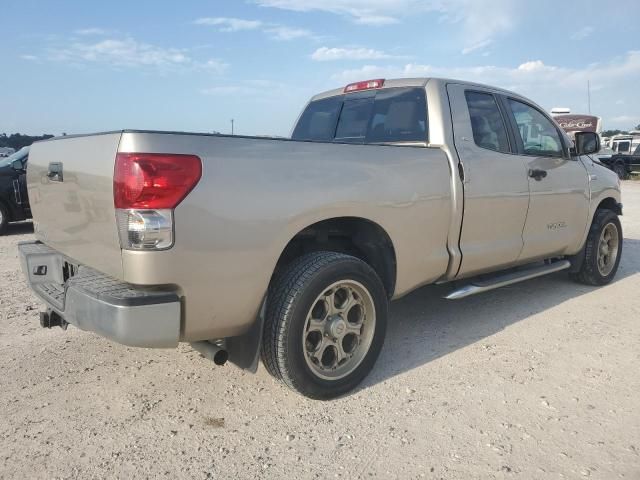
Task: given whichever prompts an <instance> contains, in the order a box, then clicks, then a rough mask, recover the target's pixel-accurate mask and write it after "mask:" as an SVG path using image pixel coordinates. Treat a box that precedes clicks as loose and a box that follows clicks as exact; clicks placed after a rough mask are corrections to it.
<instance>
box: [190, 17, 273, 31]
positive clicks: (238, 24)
mask: <svg viewBox="0 0 640 480" xmlns="http://www.w3.org/2000/svg"><path fill="white" fill-rule="evenodd" d="M193 23H195V24H196V25H209V26H214V27H219V28H218V30H220V31H221V32H239V31H242V30H256V29H258V28H260V27H262V22H261V21H260V20H245V19H242V18H231V17H203V18H198V19H197V20H195V21H194V22H193Z"/></svg>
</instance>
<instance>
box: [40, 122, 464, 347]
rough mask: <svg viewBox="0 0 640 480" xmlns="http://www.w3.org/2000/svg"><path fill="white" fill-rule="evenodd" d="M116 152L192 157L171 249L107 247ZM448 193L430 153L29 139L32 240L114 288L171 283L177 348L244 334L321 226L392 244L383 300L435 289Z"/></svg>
mask: <svg viewBox="0 0 640 480" xmlns="http://www.w3.org/2000/svg"><path fill="white" fill-rule="evenodd" d="M119 152H127V153H179V154H191V155H197V156H198V157H199V158H200V159H201V161H202V178H201V180H200V181H199V183H198V184H197V186H196V187H195V188H194V189H193V191H191V193H190V194H189V195H188V196H187V197H186V198H185V199H184V201H182V203H180V204H179V205H178V207H177V208H176V209H175V212H174V218H175V245H174V246H173V248H171V249H170V250H167V251H161V252H144V251H131V250H122V249H121V248H120V244H119V238H118V232H117V226H116V221H115V208H114V203H113V169H114V162H115V157H116V154H117V153H119ZM52 162H53V163H62V164H63V179H62V180H63V181H62V182H59V181H55V179H51V178H49V177H48V172H49V170H50V164H51V163H52ZM451 182H452V180H451V169H450V166H449V161H448V159H447V156H446V155H445V153H444V152H443V151H442V150H440V149H439V148H425V147H412V146H391V145H355V144H336V143H318V142H303V141H292V140H287V139H274V138H262V137H238V136H233V137H232V136H223V135H210V134H192V133H180V132H151V131H138V130H123V131H119V132H107V133H103V134H96V135H83V136H73V137H62V138H58V139H53V140H49V141H44V142H38V143H36V144H34V146H33V149H32V152H31V158H30V168H29V172H28V187H29V192H30V195H31V199H32V211H33V215H34V218H35V222H36V237H37V238H38V239H39V240H40V241H42V242H44V243H46V244H47V245H48V246H50V247H52V248H54V249H56V250H58V251H59V252H61V253H62V254H64V255H67V256H69V257H71V258H72V259H73V260H74V261H75V262H76V263H77V264H80V265H87V266H90V267H91V268H94V269H96V270H98V271H100V272H103V273H105V274H107V275H110V276H111V277H113V278H115V279H117V280H120V281H124V282H128V283H131V284H134V285H147V286H153V285H172V286H174V288H175V289H176V290H177V291H178V292H179V293H180V295H181V296H183V297H184V298H185V299H186V300H187V305H188V308H187V309H186V311H185V313H184V315H185V318H183V322H182V324H183V331H182V332H181V338H182V339H187V340H200V339H207V338H212V335H211V334H212V332H211V329H212V325H213V326H215V332H216V336H219V337H222V336H233V335H236V334H239V333H242V332H243V330H246V328H248V325H249V323H250V322H251V321H252V320H253V319H254V318H255V315H256V313H257V311H258V309H259V304H260V299H261V298H263V296H264V294H265V293H266V289H267V286H268V283H269V280H270V277H271V275H272V273H273V270H274V267H275V265H276V263H277V261H278V258H279V255H280V254H281V252H282V251H283V250H284V248H285V246H286V245H287V243H288V242H289V241H290V240H291V238H293V237H294V236H295V235H296V234H297V233H298V232H299V231H301V230H302V229H304V228H306V227H308V226H309V225H312V224H314V223H315V222H319V221H322V220H326V219H330V218H333V217H344V216H350V217H361V218H366V219H369V220H370V221H372V222H375V223H376V224H377V225H379V226H380V227H381V228H383V229H384V230H385V231H386V232H388V233H389V235H390V237H392V238H395V239H397V244H395V245H394V248H395V251H396V257H397V258H396V263H397V266H396V267H397V279H398V280H397V284H396V289H395V295H396V296H399V295H402V294H403V293H405V292H407V291H409V290H411V289H412V288H414V287H415V286H417V285H418V284H424V283H427V282H429V281H433V280H435V279H437V278H438V277H439V276H440V275H442V273H443V272H444V271H446V269H447V263H448V261H449V255H448V252H447V248H446V245H447V236H448V231H449V227H450V222H451V201H452V200H451ZM400 232H401V233H400ZM415 252H425V254H424V255H419V256H417V255H415ZM243 299H245V300H243Z"/></svg>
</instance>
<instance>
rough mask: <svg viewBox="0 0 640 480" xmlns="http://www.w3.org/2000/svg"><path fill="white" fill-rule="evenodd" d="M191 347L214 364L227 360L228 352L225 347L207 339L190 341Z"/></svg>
mask: <svg viewBox="0 0 640 480" xmlns="http://www.w3.org/2000/svg"><path fill="white" fill-rule="evenodd" d="M191 348H193V349H194V350H196V351H198V352H199V353H200V355H202V356H203V357H205V358H208V359H209V360H211V361H213V363H215V364H216V365H224V364H225V363H227V360H229V352H228V351H227V349H226V348H224V347H223V346H221V345H219V344H216V343H211V342H209V341H207V340H203V341H200V342H191Z"/></svg>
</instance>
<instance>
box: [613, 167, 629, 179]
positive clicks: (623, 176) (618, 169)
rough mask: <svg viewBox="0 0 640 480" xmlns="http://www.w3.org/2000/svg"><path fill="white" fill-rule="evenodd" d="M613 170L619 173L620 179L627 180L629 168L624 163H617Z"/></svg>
mask: <svg viewBox="0 0 640 480" xmlns="http://www.w3.org/2000/svg"><path fill="white" fill-rule="evenodd" d="M613 171H614V172H615V173H616V175H618V178H619V179H620V180H626V179H627V178H628V175H627V169H626V168H625V166H624V163H616V164H615V165H614V166H613Z"/></svg>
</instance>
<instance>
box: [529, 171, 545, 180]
mask: <svg viewBox="0 0 640 480" xmlns="http://www.w3.org/2000/svg"><path fill="white" fill-rule="evenodd" d="M529 176H530V177H531V178H534V179H536V180H537V181H540V180H542V179H543V178H544V177H546V176H547V171H546V170H537V169H529Z"/></svg>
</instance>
